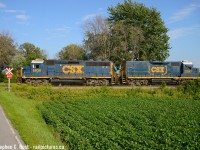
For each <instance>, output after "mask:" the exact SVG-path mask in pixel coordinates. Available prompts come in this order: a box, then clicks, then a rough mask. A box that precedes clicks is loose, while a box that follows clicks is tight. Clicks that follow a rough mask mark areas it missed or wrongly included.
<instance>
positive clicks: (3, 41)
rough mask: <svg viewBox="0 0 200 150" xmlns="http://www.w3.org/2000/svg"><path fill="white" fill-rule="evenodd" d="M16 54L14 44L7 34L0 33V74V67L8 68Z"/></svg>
mask: <svg viewBox="0 0 200 150" xmlns="http://www.w3.org/2000/svg"><path fill="white" fill-rule="evenodd" d="M15 53H16V44H15V41H14V39H13V38H12V37H11V35H10V34H9V33H6V32H2V33H0V72H1V67H2V66H4V67H8V66H9V65H10V63H11V60H12V58H13V56H14V55H15Z"/></svg>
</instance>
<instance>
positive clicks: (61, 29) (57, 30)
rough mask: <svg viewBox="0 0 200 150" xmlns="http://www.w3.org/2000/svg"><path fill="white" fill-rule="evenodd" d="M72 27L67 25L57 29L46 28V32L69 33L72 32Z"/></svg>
mask: <svg viewBox="0 0 200 150" xmlns="http://www.w3.org/2000/svg"><path fill="white" fill-rule="evenodd" d="M70 29H71V27H68V26H66V25H63V26H60V27H56V28H46V29H45V31H46V32H48V33H52V32H68V31H70Z"/></svg>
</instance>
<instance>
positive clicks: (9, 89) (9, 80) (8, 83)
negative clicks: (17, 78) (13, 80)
mask: <svg viewBox="0 0 200 150" xmlns="http://www.w3.org/2000/svg"><path fill="white" fill-rule="evenodd" d="M8 92H10V78H8Z"/></svg>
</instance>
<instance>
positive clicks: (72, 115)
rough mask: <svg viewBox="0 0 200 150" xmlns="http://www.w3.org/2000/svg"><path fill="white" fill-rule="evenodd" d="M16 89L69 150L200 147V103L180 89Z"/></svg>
mask: <svg viewBox="0 0 200 150" xmlns="http://www.w3.org/2000/svg"><path fill="white" fill-rule="evenodd" d="M196 84H197V83H196ZM182 88H183V87H182ZM12 91H14V92H15V94H16V95H17V96H18V97H26V98H29V99H30V100H31V101H32V100H34V101H37V102H38V103H39V104H40V105H38V107H37V108H38V109H39V110H40V111H41V113H42V116H43V118H44V119H45V121H46V123H47V124H48V125H50V126H51V127H53V128H54V131H55V133H56V135H57V136H58V137H60V138H61V140H62V141H63V142H64V143H65V144H66V145H69V146H70V148H71V149H184V148H185V147H187V149H195V148H198V147H199V146H200V145H199V143H200V142H199V138H198V133H199V130H198V126H199V124H198V122H199V121H200V120H199V118H200V112H199V109H198V108H199V106H200V103H199V101H193V100H192V99H195V97H194V98H193V97H191V96H189V95H188V94H184V93H183V90H180V89H176V88H168V87H165V88H163V89H161V88H150V89H146V88H143V87H141V86H140V87H134V86H133V87H131V88H112V87H107V86H105V87H104V86H102V87H78V88H77V87H75V88H72V87H70V88H68V87H64V88H63V87H52V86H50V85H46V86H38V87H35V86H31V85H23V84H22V85H12ZM38 97H39V98H38ZM186 99H189V100H186Z"/></svg>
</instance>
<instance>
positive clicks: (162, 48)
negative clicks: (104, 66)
mask: <svg viewBox="0 0 200 150" xmlns="http://www.w3.org/2000/svg"><path fill="white" fill-rule="evenodd" d="M108 11H109V14H110V16H109V18H108V21H109V23H110V25H111V26H115V25H116V24H118V23H123V24H125V25H126V26H129V27H135V28H137V29H139V30H140V31H142V32H140V33H139V35H140V36H141V37H143V38H142V39H143V40H141V41H139V42H132V45H131V43H129V45H128V46H127V48H126V49H124V50H126V51H133V53H135V54H136V58H138V59H139V60H159V61H163V60H165V59H166V58H167V57H168V56H169V51H168V49H169V48H170V46H169V43H168V41H169V37H168V35H167V31H168V29H167V28H166V27H165V24H164V22H163V20H162V19H161V15H160V12H159V11H157V9H156V8H148V7H146V6H145V5H144V4H140V3H136V2H135V3H133V2H132V1H131V0H125V1H124V3H123V4H120V3H119V4H117V6H116V7H113V6H112V7H109V8H108ZM128 30H130V31H129V33H128V32H126V33H128V34H129V35H130V33H131V32H133V33H135V34H136V35H137V34H138V33H137V32H136V31H134V30H133V29H132V28H128ZM129 38H130V37H129ZM125 40H126V39H124V40H123V41H125ZM135 40H136V41H137V36H135ZM119 42H120V41H119ZM135 46H136V49H137V51H136V49H134V47H135ZM125 60H126V58H125Z"/></svg>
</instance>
